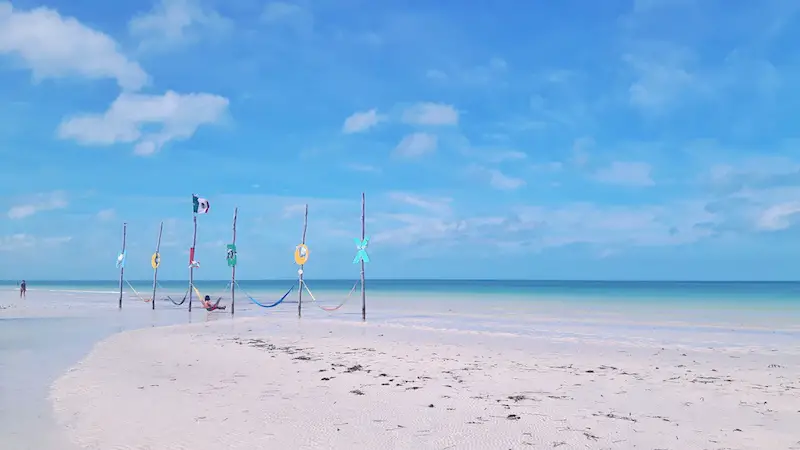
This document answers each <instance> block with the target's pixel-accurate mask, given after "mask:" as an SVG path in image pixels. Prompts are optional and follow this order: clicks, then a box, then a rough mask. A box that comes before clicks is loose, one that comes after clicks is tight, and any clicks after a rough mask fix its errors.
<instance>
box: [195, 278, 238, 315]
mask: <svg viewBox="0 0 800 450" xmlns="http://www.w3.org/2000/svg"><path fill="white" fill-rule="evenodd" d="M228 286H230V283H228ZM228 286H226V288H227V287H228ZM192 289H194V293H195V294H197V297H198V299H199V300H200V302H201V303H202V304H203V307H204V308H205V309H206V311H209V312H211V311H216V310H218V309H221V310H224V309H225V306H219V302H221V301H222V297H217V301H216V303H211V304H210V306H206V305H207V303H206V302H205V299H204V297H203V294H201V293H200V291H198V290H197V288H196V287H195V286H194V285H192ZM209 297H210V296H209Z"/></svg>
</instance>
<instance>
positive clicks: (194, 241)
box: [189, 213, 197, 312]
mask: <svg viewBox="0 0 800 450" xmlns="http://www.w3.org/2000/svg"><path fill="white" fill-rule="evenodd" d="M192 221H193V222H194V234H193V235H192V249H191V250H189V253H190V255H189V259H190V260H192V259H193V258H192V256H194V255H193V254H192V253H194V248H195V246H196V245H197V213H193V214H192ZM193 294H194V261H189V312H192V295H193Z"/></svg>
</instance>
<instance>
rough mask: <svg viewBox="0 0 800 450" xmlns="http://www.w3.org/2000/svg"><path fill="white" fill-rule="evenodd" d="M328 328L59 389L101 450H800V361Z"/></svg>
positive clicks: (91, 367)
mask: <svg viewBox="0 0 800 450" xmlns="http://www.w3.org/2000/svg"><path fill="white" fill-rule="evenodd" d="M775 350H776V351H770V350H769V349H765V350H755V349H749V350H748V349H723V348H713V349H712V348H704V349H688V348H675V347H672V348H670V347H663V348H662V347H660V346H659V347H651V346H641V345H634V344H632V343H623V342H608V341H604V342H585V341H576V340H568V339H561V340H559V339H555V338H551V339H540V338H536V339H534V338H522V337H517V336H509V335H503V334H487V333H470V332H453V331H448V332H445V331H435V330H419V329H413V328H408V327H399V326H389V325H385V324H384V325H380V324H360V323H348V322H339V321H332V320H317V319H315V320H313V321H312V320H308V321H304V322H299V323H298V321H296V320H288V319H245V320H241V321H235V322H230V321H225V322H219V323H209V324H196V325H188V326H179V327H166V328H154V329H147V330H139V331H133V332H127V333H122V334H119V335H116V336H113V337H111V338H110V339H108V340H106V341H104V342H102V343H100V344H98V345H97V346H96V347H95V349H94V350H93V351H92V352H91V354H90V355H89V356H88V357H87V358H86V359H85V360H84V361H82V362H81V363H80V364H78V365H77V366H76V367H75V368H73V369H72V370H70V371H69V372H68V373H67V374H65V375H64V376H63V377H61V378H60V379H58V380H57V381H56V382H55V384H54V385H53V388H52V393H51V396H52V400H53V404H54V408H55V411H56V416H57V419H58V421H59V423H60V424H61V426H63V427H64V429H65V430H66V432H67V434H68V437H69V439H70V440H71V441H73V442H75V443H76V444H78V445H80V446H82V447H84V448H92V449H110V448H116V449H127V448H131V449H192V450H204V449H214V450H219V449H270V448H274V449H312V448H314V449H525V448H534V449H539V448H541V449H546V448H556V449H562V450H564V449H650V450H652V449H675V450H689V449H758V450H765V449H800V433H798V432H797V429H798V428H797V426H798V423H800V401H798V398H800V376H799V374H800V371H798V367H800V366H799V365H798V363H800V358H798V356H797V355H796V354H788V353H784V352H782V351H780V350H777V349H775Z"/></svg>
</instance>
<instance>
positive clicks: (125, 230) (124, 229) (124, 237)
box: [119, 222, 128, 309]
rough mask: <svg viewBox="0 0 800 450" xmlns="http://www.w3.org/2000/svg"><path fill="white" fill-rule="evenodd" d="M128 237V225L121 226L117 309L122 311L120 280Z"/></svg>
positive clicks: (123, 271)
mask: <svg viewBox="0 0 800 450" xmlns="http://www.w3.org/2000/svg"><path fill="white" fill-rule="evenodd" d="M127 237H128V224H127V222H123V224H122V262H121V264H120V266H119V309H122V280H123V276H124V275H125V241H126V240H127Z"/></svg>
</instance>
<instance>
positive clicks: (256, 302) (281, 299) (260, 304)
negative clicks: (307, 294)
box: [236, 282, 294, 308]
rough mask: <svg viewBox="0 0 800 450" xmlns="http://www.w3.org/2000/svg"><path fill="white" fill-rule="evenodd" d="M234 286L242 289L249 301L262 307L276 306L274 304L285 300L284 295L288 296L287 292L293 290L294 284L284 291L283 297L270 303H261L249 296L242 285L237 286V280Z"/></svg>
mask: <svg viewBox="0 0 800 450" xmlns="http://www.w3.org/2000/svg"><path fill="white" fill-rule="evenodd" d="M236 286H237V287H238V288H239V290H240V291H242V293H243V294H244V295H245V296H246V297H247V298H249V299H250V301H251V302H253V303H255V304H256V305H258V306H260V307H262V308H274V307H276V306H278V305H280V304H281V303H283V301H284V300H286V297H288V296H289V293H290V292H292V291H293V290H294V285H292V287H290V288H289V290H288V291H286V293H285V294H283V297H281V298H280V299H279V300H278V301H277V302H275V303H271V304H269V305H265V304H264V303H261V302H259V301H258V300H256V299H254V298H253V297H251V296H250V294H248V293H247V291H245V290H244V289H242V287H241V286H239V283H238V282H237V283H236Z"/></svg>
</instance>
